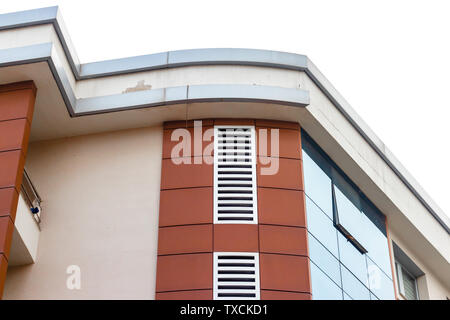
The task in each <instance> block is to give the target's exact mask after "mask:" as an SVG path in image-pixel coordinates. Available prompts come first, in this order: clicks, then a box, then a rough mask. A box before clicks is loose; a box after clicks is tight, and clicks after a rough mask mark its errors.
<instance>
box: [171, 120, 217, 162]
mask: <svg viewBox="0 0 450 320" xmlns="http://www.w3.org/2000/svg"><path fill="white" fill-rule="evenodd" d="M176 130H182V131H180V132H176ZM163 131H164V133H163V159H169V158H171V157H172V152H173V153H174V154H173V157H174V158H179V157H183V156H195V157H198V156H203V155H208V156H213V155H214V149H213V148H214V142H213V141H214V129H213V127H212V126H209V127H198V128H181V129H180V128H178V129H167V130H163ZM172 137H173V138H172ZM172 139H173V140H174V141H172ZM204 140H206V141H204ZM197 145H198V147H197ZM208 146H209V147H208Z"/></svg>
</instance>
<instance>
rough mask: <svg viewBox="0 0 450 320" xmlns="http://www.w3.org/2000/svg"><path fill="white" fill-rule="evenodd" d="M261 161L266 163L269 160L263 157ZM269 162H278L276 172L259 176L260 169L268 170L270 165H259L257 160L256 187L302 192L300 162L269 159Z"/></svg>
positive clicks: (273, 165)
mask: <svg viewBox="0 0 450 320" xmlns="http://www.w3.org/2000/svg"><path fill="white" fill-rule="evenodd" d="M263 159H264V161H266V160H268V159H269V158H267V157H264V158H263ZM270 161H279V163H278V170H277V171H274V174H261V167H264V168H269V167H271V165H270V164H268V165H265V164H260V160H259V159H258V168H257V174H258V177H257V181H258V187H270V188H282V189H292V190H303V178H302V172H301V170H302V162H301V160H297V159H283V158H281V159H278V158H270ZM272 167H273V168H276V165H275V164H272Z"/></svg>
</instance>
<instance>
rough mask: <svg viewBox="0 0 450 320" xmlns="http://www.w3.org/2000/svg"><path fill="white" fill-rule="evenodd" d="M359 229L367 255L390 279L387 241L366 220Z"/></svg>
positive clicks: (365, 219)
mask: <svg viewBox="0 0 450 320" xmlns="http://www.w3.org/2000/svg"><path fill="white" fill-rule="evenodd" d="M361 229H362V230H363V231H364V235H363V236H361V239H362V240H363V243H364V246H365V248H366V249H367V251H368V252H367V255H368V256H369V257H370V259H372V261H373V262H375V263H376V264H377V265H378V267H379V268H381V270H383V271H384V273H386V275H388V276H389V278H392V271H391V262H390V257H389V247H388V240H387V238H386V236H385V235H384V234H383V233H382V232H381V231H380V230H379V229H378V228H377V227H376V226H375V225H374V224H373V223H372V222H371V221H370V220H369V219H367V218H364V219H363V221H362V225H361Z"/></svg>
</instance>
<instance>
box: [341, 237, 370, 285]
mask: <svg viewBox="0 0 450 320" xmlns="http://www.w3.org/2000/svg"><path fill="white" fill-rule="evenodd" d="M338 238H339V254H340V260H341V262H342V263H343V264H344V265H345V266H346V267H347V268H348V269H349V270H350V271H351V272H352V273H353V274H354V275H355V276H356V277H357V278H358V279H359V280H360V281H361V282H362V283H364V284H367V265H366V258H365V256H364V255H363V254H361V253H360V252H359V251H358V250H357V249H356V248H355V247H354V246H353V245H352V244H351V243H350V242H349V241H348V240H347V239H346V238H345V237H344V236H343V235H342V234H341V233H339V234H338Z"/></svg>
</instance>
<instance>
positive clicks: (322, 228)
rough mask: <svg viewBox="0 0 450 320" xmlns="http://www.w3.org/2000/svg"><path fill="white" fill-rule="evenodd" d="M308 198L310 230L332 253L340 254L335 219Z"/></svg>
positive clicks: (307, 210)
mask: <svg viewBox="0 0 450 320" xmlns="http://www.w3.org/2000/svg"><path fill="white" fill-rule="evenodd" d="M305 198H306V215H307V219H308V231H309V232H311V233H312V234H313V235H314V237H316V239H317V240H319V241H320V242H321V243H322V244H323V245H324V246H325V247H326V248H327V249H328V250H329V251H331V253H332V254H334V255H335V256H336V257H339V255H338V244H337V230H336V228H335V227H334V225H333V221H332V220H331V219H330V218H328V216H327V215H325V213H324V212H323V211H321V210H320V209H319V207H317V206H316V205H315V204H314V202H312V201H311V199H309V198H308V197H305Z"/></svg>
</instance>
